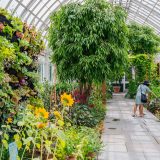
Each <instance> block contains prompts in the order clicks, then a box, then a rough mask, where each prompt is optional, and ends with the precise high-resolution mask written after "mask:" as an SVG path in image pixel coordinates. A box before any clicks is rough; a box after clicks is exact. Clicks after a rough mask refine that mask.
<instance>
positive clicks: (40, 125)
mask: <svg viewBox="0 0 160 160" xmlns="http://www.w3.org/2000/svg"><path fill="white" fill-rule="evenodd" d="M45 126H46V123H41V122H39V123H38V124H37V128H39V129H41V128H44V127H45Z"/></svg>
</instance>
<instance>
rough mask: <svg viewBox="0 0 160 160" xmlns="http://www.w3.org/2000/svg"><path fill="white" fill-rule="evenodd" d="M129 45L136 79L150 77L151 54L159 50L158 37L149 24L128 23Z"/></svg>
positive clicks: (140, 79) (159, 38)
mask: <svg viewBox="0 0 160 160" xmlns="http://www.w3.org/2000/svg"><path fill="white" fill-rule="evenodd" d="M129 45H130V53H131V55H132V56H131V62H132V63H131V64H132V65H133V66H135V69H136V80H137V81H139V82H141V81H143V80H144V79H150V78H151V70H152V68H151V66H152V65H151V64H152V63H153V59H154V58H153V56H154V55H155V54H156V53H158V52H159V51H160V50H159V49H160V48H159V47H160V37H159V36H157V35H156V33H155V32H154V30H153V29H151V28H150V27H149V26H142V25H139V24H137V23H131V24H130V25H129Z"/></svg>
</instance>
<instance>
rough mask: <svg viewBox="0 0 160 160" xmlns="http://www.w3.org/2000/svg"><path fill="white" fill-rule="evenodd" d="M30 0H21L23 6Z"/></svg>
mask: <svg viewBox="0 0 160 160" xmlns="http://www.w3.org/2000/svg"><path fill="white" fill-rule="evenodd" d="M29 2H30V0H22V4H23V5H24V6H27V5H28V4H29Z"/></svg>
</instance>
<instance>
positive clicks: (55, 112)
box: [53, 111, 62, 119]
mask: <svg viewBox="0 0 160 160" xmlns="http://www.w3.org/2000/svg"><path fill="white" fill-rule="evenodd" d="M53 114H54V115H55V117H56V118H57V119H62V116H61V114H60V113H59V112H58V111H54V112H53Z"/></svg>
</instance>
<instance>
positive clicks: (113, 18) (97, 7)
mask: <svg viewBox="0 0 160 160" xmlns="http://www.w3.org/2000/svg"><path fill="white" fill-rule="evenodd" d="M97 13H98V14H97ZM125 19H126V12H125V11H124V10H123V9H122V8H121V7H118V6H113V5H111V4H110V3H107V2H106V1H104V0H87V1H85V3H84V4H79V3H72V4H68V5H66V6H64V7H62V8H61V9H60V10H59V11H57V12H56V13H53V14H52V15H51V26H50V29H49V46H50V47H51V49H52V50H53V55H52V60H53V63H56V65H57V70H58V76H59V79H61V80H64V81H65V80H78V81H80V84H81V85H80V86H81V89H80V91H82V90H83V89H84V90H85V92H87V93H88V95H89V90H90V86H91V83H92V82H93V81H100V82H103V81H104V80H105V79H106V78H107V76H109V75H110V74H111V73H112V72H113V71H119V69H120V68H121V67H123V66H124V65H125V64H126V62H127V44H128V39H127V32H128V29H127V26H126V22H125Z"/></svg>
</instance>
